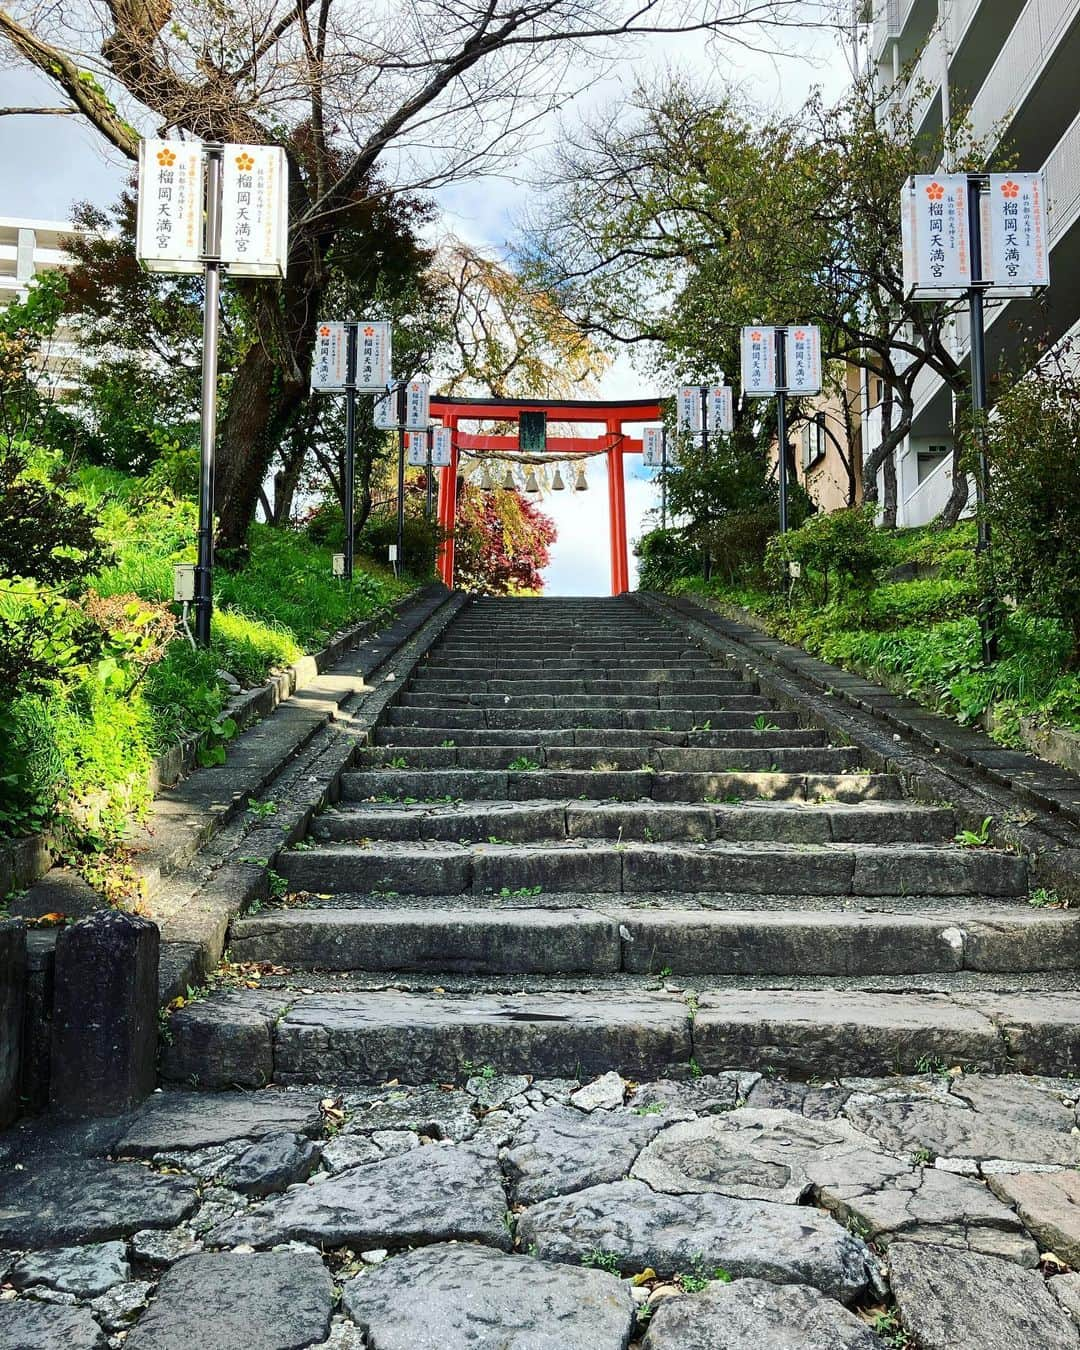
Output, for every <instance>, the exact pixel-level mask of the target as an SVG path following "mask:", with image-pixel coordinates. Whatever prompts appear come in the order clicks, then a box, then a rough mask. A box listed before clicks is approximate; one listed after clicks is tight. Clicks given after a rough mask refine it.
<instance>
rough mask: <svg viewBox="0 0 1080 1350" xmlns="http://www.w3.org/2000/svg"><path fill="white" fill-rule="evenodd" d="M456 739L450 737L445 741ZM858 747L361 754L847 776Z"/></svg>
mask: <svg viewBox="0 0 1080 1350" xmlns="http://www.w3.org/2000/svg"><path fill="white" fill-rule="evenodd" d="M447 739H452V738H449V737H448V738H447ZM859 758H860V752H859V751H858V750H857V749H856V748H855V747H854V746H839V747H834V748H824V749H823V748H817V747H807V748H804V747H798V746H797V747H794V748H789V747H787V746H783V745H780V746H774V747H769V746H764V747H762V748H761V749H756V748H732V749H714V748H712V747H704V748H701V747H684V746H660V747H656V746H650V745H638V746H631V747H628V748H625V749H619V748H613V747H611V746H604V745H573V746H561V745H539V744H537V743H530V742H527V741H525V740H520V741H517V742H515V743H514V744H512V745H461V746H459V745H456V744H455V745H442V744H440V745H420V746H417V745H412V746H409V745H370V746H363V747H361V749H360V750H359V751H358V752H357V763H358V764H359V765H360V766H361V767H363V768H375V769H378V768H396V769H455V768H460V769H515V770H517V769H520V770H529V769H578V770H585V771H599V772H605V771H611V770H618V771H624V770H625V771H631V772H632V771H633V770H635V769H643V770H646V771H648V770H653V771H655V772H657V773H705V772H710V771H716V772H731V773H768V772H773V773H827V774H843V773H845V772H847V771H848V770H851V769H855V768H857V767H858V765H859Z"/></svg>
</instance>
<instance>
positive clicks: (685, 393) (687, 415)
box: [676, 384, 701, 432]
mask: <svg viewBox="0 0 1080 1350" xmlns="http://www.w3.org/2000/svg"><path fill="white" fill-rule="evenodd" d="M676 412H677V425H678V428H679V430H680V431H689V432H698V431H700V430H701V386H700V385H697V384H684V385H682V386H681V387H680V389H679V393H678V397H677V407H676Z"/></svg>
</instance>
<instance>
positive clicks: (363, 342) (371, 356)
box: [356, 319, 390, 394]
mask: <svg viewBox="0 0 1080 1350" xmlns="http://www.w3.org/2000/svg"><path fill="white" fill-rule="evenodd" d="M389 379H390V325H389V323H387V322H386V320H385V319H363V320H361V322H360V323H359V324H357V327H356V388H357V390H358V391H359V392H360V393H361V394H381V393H382V391H383V390H384V389H385V388H386V385H387V381H388V380H389Z"/></svg>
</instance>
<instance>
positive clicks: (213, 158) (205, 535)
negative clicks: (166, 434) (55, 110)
mask: <svg viewBox="0 0 1080 1350" xmlns="http://www.w3.org/2000/svg"><path fill="white" fill-rule="evenodd" d="M224 153H225V152H224V147H223V146H221V145H207V146H206V238H205V243H204V248H203V259H204V269H203V270H204V272H205V275H206V288H205V294H204V299H203V352H202V414H201V418H200V424H199V432H200V436H199V526H198V545H197V553H196V563H195V640H196V641H197V642H198V644H199V646H200V647H209V646H210V620H211V618H212V616H213V612H214V456H215V448H216V442H217V370H218V340H219V336H220V332H221V326H220V316H221V163H222V159H223V157H224Z"/></svg>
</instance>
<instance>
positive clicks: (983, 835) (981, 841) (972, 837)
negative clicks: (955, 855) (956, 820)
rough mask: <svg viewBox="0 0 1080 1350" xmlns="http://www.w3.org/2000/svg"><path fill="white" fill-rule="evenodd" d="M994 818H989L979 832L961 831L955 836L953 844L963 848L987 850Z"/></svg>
mask: <svg viewBox="0 0 1080 1350" xmlns="http://www.w3.org/2000/svg"><path fill="white" fill-rule="evenodd" d="M992 821H993V817H992V816H987V817H986V819H985V820H984V821H983V823H982V824H981V825H980V826H979V828H978V829H977V830H960V831H959V832H958V833H957V834H954V835H953V843H954V844H959V845H960V847H961V848H985V847H986V846H987V844H989V843H990V825H991V823H992Z"/></svg>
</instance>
